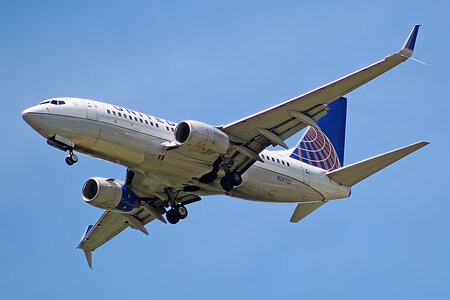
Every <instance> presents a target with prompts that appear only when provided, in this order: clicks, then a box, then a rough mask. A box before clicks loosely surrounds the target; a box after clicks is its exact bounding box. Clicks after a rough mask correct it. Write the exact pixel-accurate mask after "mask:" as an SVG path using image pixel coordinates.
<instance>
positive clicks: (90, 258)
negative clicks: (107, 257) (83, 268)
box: [83, 249, 92, 269]
mask: <svg viewBox="0 0 450 300" xmlns="http://www.w3.org/2000/svg"><path fill="white" fill-rule="evenodd" d="M83 251H84V255H86V260H87V262H88V265H89V268H91V269H92V251H91V250H86V249H83Z"/></svg>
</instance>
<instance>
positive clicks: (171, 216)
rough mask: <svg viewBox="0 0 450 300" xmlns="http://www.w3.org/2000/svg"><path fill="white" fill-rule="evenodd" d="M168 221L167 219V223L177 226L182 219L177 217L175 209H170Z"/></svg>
mask: <svg viewBox="0 0 450 300" xmlns="http://www.w3.org/2000/svg"><path fill="white" fill-rule="evenodd" d="M166 219H167V222H169V223H170V224H177V223H178V222H179V221H180V219H179V218H178V216H177V215H176V213H175V211H174V210H173V209H170V210H168V211H167V213H166Z"/></svg>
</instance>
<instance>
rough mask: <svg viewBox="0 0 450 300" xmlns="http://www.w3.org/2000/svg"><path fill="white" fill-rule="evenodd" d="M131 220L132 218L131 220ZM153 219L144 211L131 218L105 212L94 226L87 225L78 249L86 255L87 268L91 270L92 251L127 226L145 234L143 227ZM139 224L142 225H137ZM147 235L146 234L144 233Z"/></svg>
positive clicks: (153, 217)
mask: <svg viewBox="0 0 450 300" xmlns="http://www.w3.org/2000/svg"><path fill="white" fill-rule="evenodd" d="M131 218H134V220H133V219H131ZM154 219H155V216H153V215H151V214H150V213H149V212H146V211H145V210H141V211H139V212H138V213H136V214H135V215H133V216H126V215H123V214H121V213H117V212H112V211H105V212H104V213H103V215H102V216H101V217H100V219H99V220H98V221H97V223H95V225H89V226H88V227H87V228H86V231H85V232H84V234H83V237H82V238H81V242H80V244H79V245H78V246H77V248H78V249H82V250H83V251H84V253H85V255H86V259H87V261H88V264H89V267H91V268H92V251H94V250H95V249H97V248H98V247H100V246H101V245H103V244H104V243H106V242H108V241H109V240H111V239H112V238H113V237H115V236H116V235H118V234H119V233H121V232H122V231H123V230H124V229H125V228H127V227H128V226H132V227H134V228H136V229H139V230H141V231H142V228H144V233H145V232H146V230H145V227H144V225H146V224H148V223H150V222H151V221H153V220H154ZM137 222H140V224H142V225H137ZM146 234H148V232H147V233H146Z"/></svg>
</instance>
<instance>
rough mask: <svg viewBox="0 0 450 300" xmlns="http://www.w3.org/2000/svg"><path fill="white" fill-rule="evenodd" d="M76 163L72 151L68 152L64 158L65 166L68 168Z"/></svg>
mask: <svg viewBox="0 0 450 300" xmlns="http://www.w3.org/2000/svg"><path fill="white" fill-rule="evenodd" d="M77 161H78V156H76V154H75V153H73V152H72V149H70V150H69V154H67V156H66V164H68V165H69V166H71V165H73V164H74V163H76V162H77Z"/></svg>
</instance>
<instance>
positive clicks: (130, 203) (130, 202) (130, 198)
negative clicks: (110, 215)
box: [116, 185, 137, 212]
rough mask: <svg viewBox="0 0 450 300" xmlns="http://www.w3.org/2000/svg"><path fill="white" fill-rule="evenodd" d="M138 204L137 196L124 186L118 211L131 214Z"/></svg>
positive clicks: (117, 207)
mask: <svg viewBox="0 0 450 300" xmlns="http://www.w3.org/2000/svg"><path fill="white" fill-rule="evenodd" d="M136 203H137V199H136V194H135V193H134V192H133V191H132V190H130V189H128V188H127V187H126V186H124V185H122V198H121V199H120V202H119V204H118V205H117V206H116V209H119V210H121V211H125V212H129V211H131V210H132V209H133V208H134V207H135V206H136Z"/></svg>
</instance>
